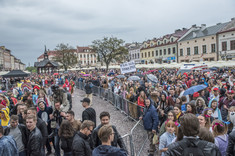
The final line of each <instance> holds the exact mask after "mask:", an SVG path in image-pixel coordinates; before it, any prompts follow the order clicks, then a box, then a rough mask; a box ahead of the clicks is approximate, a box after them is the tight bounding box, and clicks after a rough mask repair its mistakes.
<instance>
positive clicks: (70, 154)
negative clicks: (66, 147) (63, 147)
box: [64, 152, 73, 156]
mask: <svg viewBox="0 0 235 156" xmlns="http://www.w3.org/2000/svg"><path fill="white" fill-rule="evenodd" d="M72 155H73V153H72V152H67V153H64V156H72Z"/></svg>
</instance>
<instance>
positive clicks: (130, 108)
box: [76, 81, 148, 156]
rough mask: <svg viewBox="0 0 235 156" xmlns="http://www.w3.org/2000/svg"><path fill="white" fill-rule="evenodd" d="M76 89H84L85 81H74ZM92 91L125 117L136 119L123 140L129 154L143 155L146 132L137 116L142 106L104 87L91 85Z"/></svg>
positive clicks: (131, 155)
mask: <svg viewBox="0 0 235 156" xmlns="http://www.w3.org/2000/svg"><path fill="white" fill-rule="evenodd" d="M76 86H77V88H78V89H81V90H85V83H83V82H81V81H79V82H76ZM92 93H93V94H95V95H96V96H98V97H100V98H101V99H104V100H107V101H108V102H109V103H111V104H112V105H113V106H114V107H115V108H116V109H118V110H120V111H121V112H122V113H123V114H125V115H126V118H125V119H127V118H129V119H131V120H134V121H136V124H135V126H134V127H133V128H132V129H131V131H130V133H127V134H125V135H124V136H122V138H123V141H124V142H125V144H126V146H127V150H128V153H129V155H130V156H140V155H143V152H144V150H146V142H147V138H148V137H147V134H146V133H143V131H144V129H143V125H142V124H141V121H140V120H139V117H140V116H141V115H142V114H143V111H144V107H141V106H139V105H137V104H136V103H133V102H131V101H129V100H127V99H125V98H123V97H122V96H121V95H118V94H115V93H114V92H112V90H111V89H104V88H102V87H99V86H93V87H92Z"/></svg>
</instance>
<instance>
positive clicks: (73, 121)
mask: <svg viewBox="0 0 235 156" xmlns="http://www.w3.org/2000/svg"><path fill="white" fill-rule="evenodd" d="M66 120H68V121H69V122H70V124H71V125H72V127H73V130H74V131H75V132H77V131H79V130H80V128H81V124H82V123H81V121H80V120H76V119H75V118H74V112H73V111H71V110H70V111H68V112H67V113H66Z"/></svg>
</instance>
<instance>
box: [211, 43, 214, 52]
mask: <svg viewBox="0 0 235 156" xmlns="http://www.w3.org/2000/svg"><path fill="white" fill-rule="evenodd" d="M211 52H212V53H214V52H215V44H211Z"/></svg>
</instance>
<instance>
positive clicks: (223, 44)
mask: <svg viewBox="0 0 235 156" xmlns="http://www.w3.org/2000/svg"><path fill="white" fill-rule="evenodd" d="M226 50H227V42H226V41H225V42H222V51H226Z"/></svg>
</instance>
